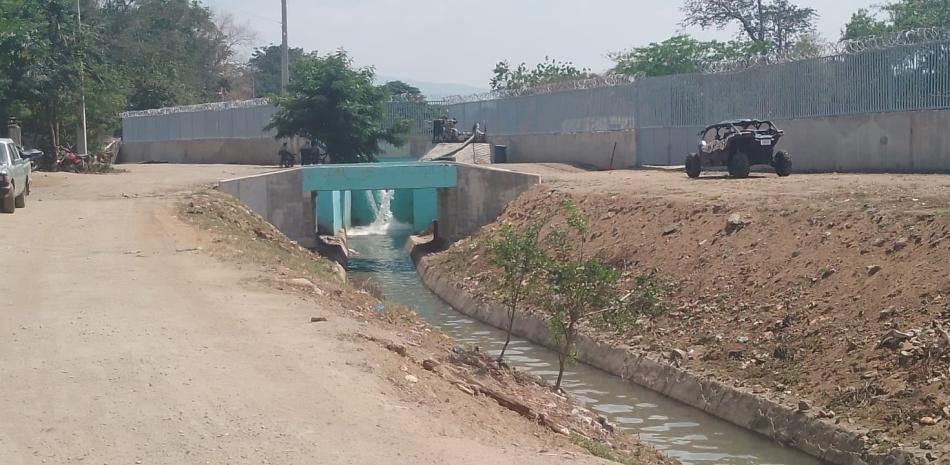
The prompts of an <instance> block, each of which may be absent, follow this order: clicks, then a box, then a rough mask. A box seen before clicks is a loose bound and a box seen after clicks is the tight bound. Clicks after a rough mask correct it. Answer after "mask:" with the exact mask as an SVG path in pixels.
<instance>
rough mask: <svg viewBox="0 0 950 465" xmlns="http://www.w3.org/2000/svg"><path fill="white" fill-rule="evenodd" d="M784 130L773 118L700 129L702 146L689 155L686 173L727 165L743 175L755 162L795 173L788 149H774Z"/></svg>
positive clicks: (693, 175)
mask: <svg viewBox="0 0 950 465" xmlns="http://www.w3.org/2000/svg"><path fill="white" fill-rule="evenodd" d="M784 134H785V133H784V132H783V131H782V130H780V129H778V128H777V127H775V125H774V124H772V122H771V121H759V120H755V119H742V120H733V121H723V122H721V123H718V124H713V125H710V126H707V127H706V128H705V129H703V130H702V131H700V132H699V150H698V152H697V153H691V154H689V155H688V156H687V157H686V174H687V175H688V176H689V177H691V178H697V177H699V174H700V172H702V170H703V169H704V168H707V167H711V166H726V167H727V168H728V169H729V175H730V176H733V177H736V178H744V177H747V176H748V175H749V169H750V168H751V166H752V165H769V166H771V167H773V168H775V173H776V174H778V175H779V176H788V175H789V174H792V159H791V157H790V156H789V155H788V153H787V152H783V151H778V152H776V151H775V146H776V144H778V141H779V139H781V138H782V136H783V135H784Z"/></svg>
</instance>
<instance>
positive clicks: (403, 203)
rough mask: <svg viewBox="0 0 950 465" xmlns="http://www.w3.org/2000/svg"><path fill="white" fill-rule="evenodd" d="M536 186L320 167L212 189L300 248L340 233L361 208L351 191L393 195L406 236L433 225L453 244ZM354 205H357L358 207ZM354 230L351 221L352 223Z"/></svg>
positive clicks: (522, 178)
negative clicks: (407, 231) (410, 229)
mask: <svg viewBox="0 0 950 465" xmlns="http://www.w3.org/2000/svg"><path fill="white" fill-rule="evenodd" d="M540 182H541V178H540V177H539V176H537V175H533V174H526V173H518V172H514V171H508V170H503V169H497V168H491V167H487V166H482V165H470V164H463V163H452V162H396V163H362V164H346V165H322V166H313V167H309V166H308V167H301V168H293V169H287V170H279V171H273V172H268V173H262V174H258V175H255V176H247V177H242V178H237V179H229V180H224V181H221V182H220V183H219V186H220V189H221V190H222V191H224V192H227V193H229V194H231V195H233V196H235V197H237V198H238V199H239V200H241V201H242V202H244V203H245V204H246V205H248V206H249V207H250V208H251V209H252V210H253V211H255V212H256V213H258V214H260V215H261V216H262V217H264V219H266V220H267V221H269V222H270V223H271V224H273V225H274V226H276V227H277V228H278V229H280V230H281V231H282V232H283V233H284V234H286V235H287V236H288V237H289V238H291V239H293V240H295V241H297V242H298V243H300V244H301V245H303V246H305V247H315V246H316V244H317V239H318V234H319V235H340V234H345V232H346V231H347V230H349V229H350V228H351V227H352V226H353V225H354V222H355V221H354V220H357V219H359V220H362V223H365V222H366V218H359V217H360V216H361V215H362V212H361V210H365V208H366V207H365V202H366V199H367V197H366V196H360V195H354V193H359V192H367V191H380V190H395V191H396V196H395V199H394V201H395V204H394V205H393V213H394V215H395V217H396V218H397V219H399V220H400V221H403V222H407V223H411V224H412V225H413V230H414V232H421V231H423V230H425V229H427V228H428V227H429V226H430V225H431V224H432V222H433V221H434V220H437V221H438V223H439V228H438V231H439V236H440V237H441V238H443V239H446V240H450V241H451V240H457V239H460V238H462V237H465V236H467V235H469V234H471V233H473V232H475V231H477V230H478V228H480V227H481V226H483V225H485V224H488V223H491V222H492V221H494V220H495V219H496V218H497V217H498V215H499V214H501V212H502V211H503V210H504V208H505V206H506V205H507V204H508V202H510V201H511V200H513V199H514V198H516V197H517V196H518V195H520V194H521V193H522V192H524V191H526V190H528V189H529V188H531V186H534V185H536V184H538V183H540ZM361 203H362V204H363V205H361ZM356 224H359V222H356Z"/></svg>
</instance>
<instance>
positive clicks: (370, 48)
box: [204, 0, 881, 88]
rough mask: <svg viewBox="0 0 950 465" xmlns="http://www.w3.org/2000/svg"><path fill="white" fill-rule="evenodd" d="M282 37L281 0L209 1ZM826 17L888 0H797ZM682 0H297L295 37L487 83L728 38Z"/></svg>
mask: <svg viewBox="0 0 950 465" xmlns="http://www.w3.org/2000/svg"><path fill="white" fill-rule="evenodd" d="M204 1H205V3H206V4H208V5H210V6H211V7H212V9H213V10H216V11H222V12H229V13H231V14H233V15H234V16H235V17H236V18H237V19H238V20H240V21H242V22H243V21H246V22H248V24H249V25H250V26H251V27H252V28H253V29H254V30H255V31H256V32H257V34H258V42H260V44H262V45H263V44H268V43H277V44H279V43H280V0H204ZM796 3H797V4H799V5H802V6H810V7H812V8H815V9H816V10H818V13H819V14H820V15H821V16H820V19H819V21H818V27H819V32H820V33H821V34H822V35H823V36H824V37H825V38H826V39H837V38H838V36H839V35H840V32H841V28H842V26H843V25H844V23H845V22H846V21H847V19H848V18H849V17H850V16H851V13H853V12H854V11H855V10H857V9H858V8H861V7H867V6H869V5H871V4H878V3H881V1H879V0H833V1H828V0H823V1H819V0H798V1H797V2H796ZM681 4H682V2H681V1H680V0H669V1H661V0H586V1H585V0H474V1H462V0H288V10H289V12H290V13H289V17H290V20H289V25H290V34H289V35H290V45H291V46H295V47H302V48H304V49H307V50H319V51H321V52H327V51H332V50H335V49H337V48H341V47H342V48H345V49H346V50H348V51H349V52H350V53H351V54H352V56H353V57H354V58H355V59H356V60H357V62H358V63H359V64H361V65H373V66H375V67H376V70H377V72H378V73H379V74H383V75H386V76H394V77H398V78H404V79H406V78H407V79H415V80H419V81H430V82H452V83H462V84H469V85H473V86H478V87H482V88H487V87H488V80H489V78H490V77H491V70H492V68H494V65H495V63H497V62H498V61H499V60H502V59H508V60H510V61H512V62H514V63H520V62H522V61H525V62H528V63H529V64H532V63H536V62H538V61H540V60H542V59H543V58H544V57H545V56H546V55H548V56H551V57H554V58H558V59H561V60H568V61H573V62H574V64H576V65H578V66H580V67H588V68H591V69H593V70H594V71H603V70H605V69H607V68H609V66H610V60H608V59H607V57H606V54H607V52H609V51H613V50H618V49H623V48H629V47H633V46H641V45H645V44H647V43H650V42H655V41H660V40H663V39H666V38H667V37H669V36H671V35H673V34H677V33H681V32H690V33H694V34H695V35H696V36H697V37H701V38H706V39H709V38H721V39H728V38H731V36H733V35H734V33H735V31H725V32H719V31H708V32H702V31H695V30H687V31H684V30H683V29H682V27H681V26H679V24H678V23H679V21H680V19H681V16H682V14H681V13H680V11H679V7H680V5H681Z"/></svg>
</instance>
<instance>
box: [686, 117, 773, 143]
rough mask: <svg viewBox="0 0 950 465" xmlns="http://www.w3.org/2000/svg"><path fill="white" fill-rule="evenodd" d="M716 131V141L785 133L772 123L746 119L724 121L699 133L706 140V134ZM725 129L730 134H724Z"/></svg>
mask: <svg viewBox="0 0 950 465" xmlns="http://www.w3.org/2000/svg"><path fill="white" fill-rule="evenodd" d="M713 129H715V130H716V140H722V139H723V138H724V137H725V136H726V135H728V134H730V133H731V134H742V133H761V134H764V135H769V136H774V135H780V134H783V133H784V131H782V130H780V129H778V128H776V127H775V125H774V124H772V122H771V121H760V120H757V119H744V120H734V121H723V122H721V123H717V124H711V125H709V126H706V127H705V128H704V129H703V130H702V131H699V134H698V135H699V137H700V138H701V139H704V138H705V137H706V134H708V133H709V131H711V130H713ZM723 129H726V130H727V131H728V132H726V133H725V134H724V133H723V132H722V130H723Z"/></svg>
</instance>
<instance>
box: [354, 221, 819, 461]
mask: <svg viewBox="0 0 950 465" xmlns="http://www.w3.org/2000/svg"><path fill="white" fill-rule="evenodd" d="M400 231H401V232H400ZM355 233H356V235H352V236H351V237H349V239H348V243H349V247H350V249H352V250H354V251H355V252H356V253H357V254H356V255H355V256H353V257H351V258H350V262H349V272H350V273H351V274H352V275H356V276H360V277H363V278H366V279H370V280H372V281H373V284H374V286H375V287H376V288H377V289H379V290H380V291H381V292H382V293H383V294H384V295H385V298H386V299H387V300H391V301H394V302H398V303H400V304H403V305H406V306H408V307H411V308H413V309H414V310H415V311H416V312H417V313H418V314H419V315H420V316H421V317H422V318H424V319H426V320H427V321H428V322H430V323H432V324H433V325H435V326H436V327H438V328H440V329H442V330H443V331H445V332H446V333H447V334H449V335H450V336H452V337H453V338H455V340H456V341H457V342H458V343H460V344H471V345H477V346H479V347H481V348H482V350H485V351H487V352H489V353H492V354H497V353H498V352H500V350H501V346H502V345H504V340H505V335H504V332H502V331H500V330H498V329H496V328H493V327H491V326H488V325H485V324H483V323H480V322H478V321H476V320H473V319H471V318H469V317H467V316H465V315H463V314H461V313H459V312H456V311H455V310H453V309H452V308H451V307H449V306H448V305H447V304H445V303H444V302H443V301H442V300H440V299H439V298H438V297H437V296H435V295H434V294H432V293H431V292H430V291H429V290H428V289H427V288H426V287H425V286H424V285H423V284H422V282H421V280H420V278H419V276H418V274H417V273H416V271H415V268H414V267H413V264H412V261H411V260H410V259H409V257H408V254H407V253H406V252H405V251H404V250H403V246H404V245H405V243H406V240H407V237H408V236H407V233H406V232H405V230H404V229H399V228H396V230H392V229H389V230H386V229H374V230H372V231H362V232H361V231H359V230H357V231H356V232H355ZM361 234H362V235H361ZM506 358H507V359H508V362H509V363H510V364H512V365H513V366H515V367H517V368H518V369H522V370H525V371H528V372H531V373H533V374H536V375H539V376H541V377H543V378H545V379H547V380H549V381H553V380H554V378H555V377H556V376H557V358H556V355H555V354H554V353H553V352H551V351H550V350H548V349H545V348H543V347H541V346H538V345H536V344H533V343H531V342H529V341H526V340H523V339H519V338H515V339H513V340H512V342H511V345H510V346H509V348H508V352H507V353H506ZM564 387H565V389H566V390H567V391H569V392H570V393H571V394H573V395H574V396H576V398H577V399H578V400H579V401H580V402H582V403H583V404H585V405H586V406H587V407H588V408H590V409H592V410H593V411H595V412H599V413H601V414H603V415H605V416H606V417H607V418H609V419H610V421H611V422H612V423H614V424H616V425H618V426H619V427H621V428H623V429H624V430H626V431H627V432H628V433H631V434H635V435H637V436H639V437H640V438H641V439H642V440H644V441H646V442H648V443H650V444H652V445H653V446H654V447H656V448H657V449H660V450H662V451H664V452H665V453H666V454H667V455H669V456H671V457H674V458H676V459H678V460H680V461H681V462H683V463H684V464H687V465H689V464H703V465H705V464H735V465H767V464H775V465H779V464H782V465H812V464H818V463H820V462H819V461H818V460H817V459H815V458H813V457H811V456H809V455H806V454H804V453H801V452H798V451H795V450H792V449H788V448H785V447H782V446H779V445H777V444H775V443H773V442H772V441H770V440H768V439H767V438H765V437H763V436H760V435H758V434H755V433H752V432H749V431H747V430H744V429H742V428H739V427H737V426H735V425H732V424H730V423H727V422H725V421H722V420H719V419H717V418H715V417H713V416H711V415H708V414H706V413H704V412H702V411H701V410H699V409H695V408H693V407H689V406H687V405H684V404H681V403H679V402H677V401H675V400H672V399H670V398H668V397H665V396H663V395H661V394H658V393H656V392H653V391H650V390H648V389H645V388H641V387H638V386H635V385H633V384H630V383H628V382H625V381H623V380H622V379H620V378H619V377H616V376H613V375H611V374H609V373H606V372H604V371H601V370H598V369H595V368H592V367H589V366H587V365H583V364H578V365H575V366H572V367H570V368H569V371H568V372H567V373H566V374H565V382H564Z"/></svg>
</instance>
